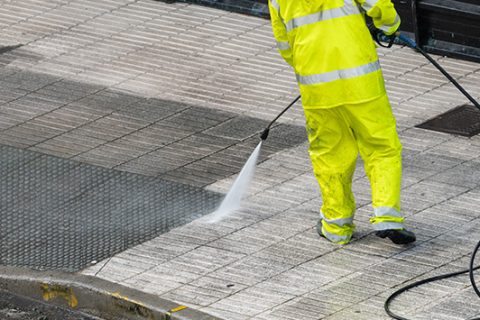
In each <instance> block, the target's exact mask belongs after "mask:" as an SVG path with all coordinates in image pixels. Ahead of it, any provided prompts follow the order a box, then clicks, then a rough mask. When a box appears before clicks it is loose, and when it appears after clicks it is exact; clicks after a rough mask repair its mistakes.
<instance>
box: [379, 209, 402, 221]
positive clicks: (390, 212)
mask: <svg viewBox="0 0 480 320" xmlns="http://www.w3.org/2000/svg"><path fill="white" fill-rule="evenodd" d="M374 213H375V217H397V218H402V217H403V216H402V214H401V213H400V212H398V210H396V209H394V208H390V207H378V208H375V209H374Z"/></svg>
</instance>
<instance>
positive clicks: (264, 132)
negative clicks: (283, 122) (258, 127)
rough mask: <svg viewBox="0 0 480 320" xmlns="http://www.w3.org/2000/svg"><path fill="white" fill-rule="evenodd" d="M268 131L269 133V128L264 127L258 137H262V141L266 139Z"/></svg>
mask: <svg viewBox="0 0 480 320" xmlns="http://www.w3.org/2000/svg"><path fill="white" fill-rule="evenodd" d="M269 133H270V128H266V129H265V130H263V132H262V134H261V135H260V139H262V140H263V141H265V140H267V138H268V134H269Z"/></svg>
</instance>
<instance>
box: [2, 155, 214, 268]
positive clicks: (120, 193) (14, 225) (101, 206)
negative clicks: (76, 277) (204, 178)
mask: <svg viewBox="0 0 480 320" xmlns="http://www.w3.org/2000/svg"><path fill="white" fill-rule="evenodd" d="M0 173H1V174H2V179H0V221H2V223H0V264H2V265H7V266H26V267H31V268H35V269H60V270H65V271H78V270H80V269H82V268H84V267H86V266H88V265H89V264H90V263H91V262H92V261H101V260H103V259H105V258H108V257H110V256H113V255H114V254H116V253H119V252H121V251H123V250H126V249H127V248H129V247H131V246H133V245H136V244H139V243H142V242H145V241H147V240H149V239H152V238H154V237H156V236H158V235H160V234H162V233H165V232H167V231H168V230H170V229H172V228H175V227H178V226H181V225H183V224H186V223H188V222H190V221H192V220H194V219H197V218H199V217H201V216H203V215H205V214H208V213H210V212H212V211H213V210H214V209H215V208H216V207H217V205H218V204H219V202H220V200H221V198H222V197H223V195H220V194H218V193H214V192H209V191H206V190H204V189H201V188H197V187H193V186H189V185H184V184H180V183H176V182H170V181H165V180H163V179H160V178H157V177H147V176H142V175H138V174H133V173H127V172H121V171H117V170H111V169H105V168H101V167H96V166H92V165H87V164H83V163H79V162H76V161H71V160H67V159H61V158H57V157H53V156H47V155H42V154H39V153H34V152H30V151H26V150H21V149H16V148H12V147H6V146H0Z"/></svg>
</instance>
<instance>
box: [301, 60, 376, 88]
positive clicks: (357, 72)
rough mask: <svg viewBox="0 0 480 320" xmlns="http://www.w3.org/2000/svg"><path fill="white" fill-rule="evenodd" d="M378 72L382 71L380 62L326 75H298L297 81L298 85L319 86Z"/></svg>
mask: <svg viewBox="0 0 480 320" xmlns="http://www.w3.org/2000/svg"><path fill="white" fill-rule="evenodd" d="M377 70H380V62H379V61H378V60H377V61H375V62H370V63H367V64H364V65H362V66H359V67H355V68H351V69H343V70H334V71H330V72H326V73H320V74H312V75H309V76H301V75H298V74H297V81H298V83H300V84H305V85H308V84H319V83H324V82H330V81H335V80H339V79H348V78H355V77H359V76H363V75H366V74H369V73H371V72H374V71H377Z"/></svg>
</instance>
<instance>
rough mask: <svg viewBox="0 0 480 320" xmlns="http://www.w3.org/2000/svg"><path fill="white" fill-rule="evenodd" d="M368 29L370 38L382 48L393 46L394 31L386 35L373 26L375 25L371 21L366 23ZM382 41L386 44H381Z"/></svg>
mask: <svg viewBox="0 0 480 320" xmlns="http://www.w3.org/2000/svg"><path fill="white" fill-rule="evenodd" d="M368 30H369V31H370V34H371V35H372V38H373V39H374V40H375V41H376V42H377V43H378V45H379V46H381V47H384V48H391V47H392V46H393V43H394V41H395V38H396V37H397V35H396V32H394V33H392V34H390V35H387V34H386V33H385V32H383V31H382V30H379V29H377V28H375V25H374V24H373V23H372V24H369V25H368ZM383 42H385V43H387V44H386V45H385V44H383Z"/></svg>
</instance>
